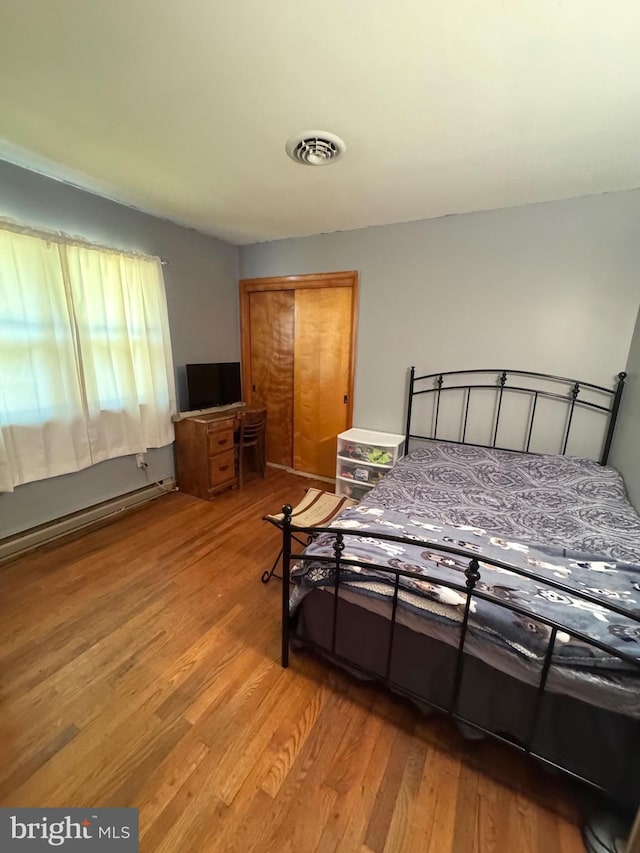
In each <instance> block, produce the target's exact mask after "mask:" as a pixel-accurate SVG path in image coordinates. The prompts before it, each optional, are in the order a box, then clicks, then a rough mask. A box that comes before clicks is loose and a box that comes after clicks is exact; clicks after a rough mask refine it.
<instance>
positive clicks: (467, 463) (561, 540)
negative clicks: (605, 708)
mask: <svg viewBox="0 0 640 853" xmlns="http://www.w3.org/2000/svg"><path fill="white" fill-rule="evenodd" d="M333 526H338V527H341V528H342V529H343V530H344V531H345V540H344V544H345V549H344V553H343V557H344V558H346V559H354V560H358V561H359V562H361V563H364V564H365V565H364V566H361V567H357V566H353V567H349V566H343V568H342V571H341V576H340V580H341V583H342V582H344V583H345V584H346V585H348V586H350V587H352V588H357V590H358V591H359V592H361V593H362V594H363V595H367V596H372V597H375V598H387V599H389V598H390V597H391V596H392V595H393V583H394V581H395V574H394V573H393V572H385V571H383V570H382V568H384V567H385V566H386V567H389V568H392V569H393V568H397V569H405V570H409V571H413V572H416V573H417V574H418V575H429V576H431V577H435V578H437V579H438V580H441V581H442V582H443V583H446V582H447V581H451V582H454V583H457V584H459V585H464V583H465V576H464V574H463V572H464V570H465V569H466V568H467V567H468V565H469V558H470V557H471V556H473V555H477V558H478V560H479V561H480V580H479V581H478V583H477V586H476V589H478V590H480V591H481V592H483V593H486V594H487V595H489V596H490V597H492V598H493V599H495V602H494V601H485V600H481V599H478V598H474V600H473V602H472V607H471V617H470V620H469V632H470V633H471V634H472V635H473V636H474V637H475V638H476V639H483V640H486V641H487V642H489V643H493V644H495V645H497V646H500V647H502V648H506V649H508V650H510V651H512V652H514V653H516V654H518V655H520V656H522V657H523V658H525V659H527V660H529V661H535V660H538V661H542V660H543V658H544V655H545V652H546V649H547V640H548V637H549V634H550V631H551V629H550V628H549V627H548V626H546V625H545V624H544V623H541V622H539V621H537V620H536V616H543V617H546V618H549V619H552V620H555V621H557V622H559V623H560V624H562V625H563V626H566V628H567V629H568V631H567V632H563V631H559V632H558V635H557V638H556V646H555V653H554V664H555V665H558V666H568V667H572V668H585V669H592V670H605V669H618V670H624V669H626V670H629V671H632V672H634V674H635V673H640V670H638V668H636V667H634V665H633V664H630V663H627V662H624V661H622V660H621V659H620V658H618V657H616V656H615V655H614V654H608V653H607V652H605V651H604V650H598V649H595V648H594V647H592V646H589V645H587V644H586V643H584V642H580V641H579V640H577V639H576V638H575V637H572V636H571V635H570V633H569V632H570V631H578V632H581V633H583V634H585V635H587V636H589V637H592V638H593V639H595V640H598V641H600V642H602V643H604V644H606V645H608V646H610V647H612V648H613V649H615V650H617V651H620V652H622V653H624V654H627V655H630V656H631V657H633V658H635V659H637V660H638V661H639V662H640V623H639V622H638V621H637V619H636V618H627V617H625V616H622V615H619V614H615V613H613V612H612V611H611V610H610V609H608V608H607V604H608V602H612V603H615V604H617V605H618V606H620V607H623V608H625V610H627V611H628V612H629V613H631V614H632V615H633V617H637V618H640V517H639V516H638V514H637V513H636V512H635V510H634V509H633V507H631V505H630V504H629V502H628V500H627V498H626V494H625V489H624V484H623V481H622V478H621V477H620V475H619V474H618V473H617V472H616V471H615V470H613V469H612V468H606V467H602V466H600V465H598V464H597V463H594V462H591V461H590V460H584V459H575V458H571V457H559V456H543V455H535V456H534V455H528V456H525V455H520V454H514V453H509V452H507V451H499V450H491V449H487V448H476V447H470V446H463V445H454V444H448V443H445V442H429V443H426V444H425V445H422V446H420V447H419V448H417V449H416V450H414V451H413V452H412V453H411V454H409V455H408V456H407V457H405V458H404V459H403V460H401V461H400V462H399V463H398V464H397V465H396V466H395V468H394V469H393V470H392V471H391V472H390V473H389V474H388V475H387V476H386V477H385V478H384V480H383V481H382V482H381V483H380V484H378V485H377V486H376V487H375V488H374V489H372V491H371V492H370V493H369V494H368V495H367V496H366V497H365V499H363V501H362V502H361V503H360V505H359V506H357V507H353V508H351V509H349V510H347V511H346V512H344V513H342V514H341V515H340V518H339V519H338V521H337V522H334V525H333ZM349 530H359V531H364V532H365V533H368V532H370V533H371V534H373V535H371V536H369V535H365V536H358V537H356V536H349V534H348V531H349ZM376 533H387V534H393V535H397V536H400V537H405V538H407V539H409V540H413V541H409V542H408V543H404V542H403V543H395V542H386V541H384V540H380V539H377V538H376V536H375V534H376ZM438 544H441V545H445V546H451V547H457V548H461V549H464V550H466V551H467V552H468V554H469V556H468V557H462V556H454V555H451V554H449V555H447V554H445V553H443V552H442V551H440V552H439V551H438V547H437V546H438ZM305 553H307V554H310V555H322V556H331V555H332V554H333V537H332V536H330V535H327V534H321V535H320V536H319V537H318V538H317V539H316V540H315V542H314V543H313V544H311V545H310V546H309V547H308V548H307V549H306V552H305ZM492 558H493V559H496V560H499V561H502V562H507V563H510V564H512V565H514V566H516V567H520V568H522V569H526V570H528V571H533V572H535V573H536V575H537V576H538V577H537V578H535V579H531V578H526V577H523V576H521V575H518V574H516V573H514V572H509V571H508V570H506V569H502V568H497V567H495V566H492V565H491V564H490V563H489V562H487V560H490V559H492ZM334 578H335V574H334V570H333V568H332V567H331V566H330V565H328V564H321V563H314V562H309V563H305V564H304V566H301V567H298V568H295V569H294V570H293V572H292V579H293V580H294V581H295V582H296V583H297V585H298V586H297V589H296V591H295V592H294V596H293V600H292V605H293V606H294V607H295V606H296V605H297V603H298V602H299V600H300V599H301V598H302V597H303V596H304V594H305V590H308V589H310V588H312V587H314V586H331V585H333V583H334ZM545 578H549V579H550V580H558V581H561V582H562V583H565V584H566V585H567V586H569V587H571V588H572V590H574V591H582V592H585V593H589V594H591V595H593V596H595V598H596V599H597V600H598V602H599V603H598V604H595V603H591V602H588V601H585V600H584V599H580V598H579V597H578V596H576V595H574V594H573V595H572V594H571V592H567V591H564V590H558V589H554V588H553V587H551V586H549V585H548V584H545ZM500 601H504V602H505V603H508V602H514V603H515V604H517V605H519V606H521V607H522V608H524V609H525V610H526V611H527V614H528V615H527V616H523V615H519V614H517V613H514V612H513V611H509V610H508V609H507V608H505V607H504V606H501V605H500V604H499V603H498V602H500ZM465 602H466V595H465V594H464V593H463V592H458V591H456V590H452V589H450V588H447V587H446V586H444V585H441V584H439V583H434V582H432V581H427V580H421V579H420V578H419V577H418V578H413V577H406V576H400V592H399V605H400V606H401V607H405V608H408V609H410V610H413V611H414V612H416V613H421V614H423V615H424V616H425V618H429V619H434V620H437V621H439V622H441V623H446V624H448V625H452V624H453V625H455V624H460V623H461V621H462V618H463V613H464V606H465ZM529 614H530V615H529Z"/></svg>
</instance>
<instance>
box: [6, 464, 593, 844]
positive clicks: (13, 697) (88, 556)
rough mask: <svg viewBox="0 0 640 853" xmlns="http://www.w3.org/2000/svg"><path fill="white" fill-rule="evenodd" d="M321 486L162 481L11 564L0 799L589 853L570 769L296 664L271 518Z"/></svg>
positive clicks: (281, 830)
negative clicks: (196, 485)
mask: <svg viewBox="0 0 640 853" xmlns="http://www.w3.org/2000/svg"><path fill="white" fill-rule="evenodd" d="M310 485H316V484H315V483H314V482H313V481H309V480H304V479H302V478H298V477H294V476H293V475H290V474H286V473H284V472H281V471H276V470H269V471H268V474H267V478H266V480H265V481H261V480H258V479H253V478H251V479H250V480H249V481H248V482H247V484H246V486H245V488H244V489H243V490H241V491H235V492H229V493H225V494H223V495H220V496H218V497H217V498H216V499H215V500H214V501H212V502H211V503H207V502H205V501H201V500H198V499H196V498H191V497H188V496H186V495H181V494H171V495H167V496H166V497H162V498H160V499H158V500H157V501H155V502H153V503H152V504H148V505H146V506H145V507H144V508H143V509H140V510H138V511H137V512H135V513H133V514H130V515H127V516H124V517H122V518H121V519H119V520H118V521H116V522H114V523H113V524H110V525H109V526H106V527H103V528H100V529H97V530H94V531H92V532H90V533H87V534H85V535H83V536H81V537H79V538H77V539H74V540H72V541H66V542H61V543H59V544H55V545H51V546H48V547H46V548H44V549H42V550H40V551H38V552H34V553H32V554H31V555H28V556H26V557H23V558H21V559H19V560H17V561H14V562H13V563H11V564H9V565H7V566H5V567H4V568H1V569H0V584H1V587H2V596H1V600H0V624H1V625H2V648H1V652H0V657H1V661H2V667H1V674H2V681H1V690H0V759H1V760H0V805H7V806H9V805H10V806H28V805H29V806H38V805H41V806H45V805H46V806H125V805H129V806H137V807H138V808H139V810H140V828H141V830H140V831H141V847H140V849H141V850H142V851H146V853H156V851H157V853H164V851H172V853H190V851H194V853H195V851H198V853H207V851H250V850H255V851H272V850H273V851H286V850H291V851H294V850H295V851H297V853H315V851H318V853H329V852H330V851H346V853H351V851H373V853H383V851H401V850H404V851H408V853H418V851H425V853H449V851H452V853H493V851H495V853H517V851H528V853H535V852H536V851H541V853H542V851H544V853H574V851H582V850H583V846H582V843H581V840H580V833H579V829H578V826H577V820H578V816H577V804H576V802H577V801H576V797H575V795H574V791H573V789H572V788H571V786H570V785H569V783H568V782H566V781H565V780H564V779H561V778H559V777H554V776H552V775H550V774H548V773H546V772H544V771H543V770H541V769H540V768H538V767H537V765H535V764H534V763H533V762H530V761H528V760H525V759H522V758H521V757H520V756H518V755H516V754H515V753H514V754H512V753H511V752H510V751H508V750H506V749H504V748H502V747H500V746H499V745H495V744H490V743H486V742H482V743H469V742H467V741H465V740H464V739H463V738H462V737H461V736H460V735H459V734H458V732H457V730H456V729H455V727H454V726H453V724H452V723H451V722H450V721H448V720H446V719H443V718H437V717H433V718H429V719H426V718H422V717H421V716H420V714H419V713H418V712H417V711H416V710H414V709H413V707H412V706H410V705H409V704H408V703H406V702H404V701H403V700H401V699H398V698H395V697H393V696H391V695H388V694H387V693H386V692H385V691H384V690H383V689H382V688H376V687H375V686H372V685H362V684H359V683H357V682H356V681H355V680H354V679H352V678H350V677H349V676H347V675H345V674H343V673H342V672H340V671H339V670H337V669H334V668H332V667H331V666H330V665H328V664H327V663H325V662H323V661H320V660H318V659H317V658H315V657H314V656H313V655H312V654H311V653H309V652H306V653H294V654H293V655H292V661H291V666H290V668H289V669H288V670H283V669H281V667H280V665H279V661H278V657H279V648H280V636H279V615H280V585H279V582H278V581H272V582H271V583H270V584H269V585H268V586H264V585H263V584H261V583H260V580H259V577H260V574H261V572H262V571H263V569H264V568H266V567H268V566H269V565H270V564H271V562H272V560H273V558H274V557H275V554H276V553H277V550H278V534H277V532H276V531H275V530H274V529H273V527H271V526H270V525H267V524H264V523H263V522H261V520H260V519H261V516H262V515H263V514H264V513H266V512H271V511H275V510H277V509H278V508H279V507H280V506H281V504H282V503H285V502H287V501H289V502H291V503H293V504H295V503H297V501H298V500H299V499H300V498H301V497H302V495H303V493H304V490H305V489H306V488H308V487H309V486H310ZM320 485H321V484H320Z"/></svg>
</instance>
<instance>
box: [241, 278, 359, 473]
mask: <svg viewBox="0 0 640 853" xmlns="http://www.w3.org/2000/svg"><path fill="white" fill-rule="evenodd" d="M240 300H241V318H242V352H243V364H242V370H243V389H244V398H245V400H246V401H247V402H248V403H250V404H252V405H260V406H265V408H266V409H267V441H266V453H267V462H272V463H274V464H277V465H284V466H287V467H290V468H293V469H295V470H297V471H303V472H305V473H308V474H316V475H318V476H322V477H331V478H332V477H333V476H334V475H335V457H336V436H337V435H338V434H339V433H340V432H343V431H344V430H345V429H348V428H349V427H350V426H351V422H352V417H353V401H352V396H353V374H354V366H355V328H356V310H357V274H356V273H332V274H322V275H317V276H292V277H287V278H275V279H274V278H269V279H250V280H245V281H242V282H240Z"/></svg>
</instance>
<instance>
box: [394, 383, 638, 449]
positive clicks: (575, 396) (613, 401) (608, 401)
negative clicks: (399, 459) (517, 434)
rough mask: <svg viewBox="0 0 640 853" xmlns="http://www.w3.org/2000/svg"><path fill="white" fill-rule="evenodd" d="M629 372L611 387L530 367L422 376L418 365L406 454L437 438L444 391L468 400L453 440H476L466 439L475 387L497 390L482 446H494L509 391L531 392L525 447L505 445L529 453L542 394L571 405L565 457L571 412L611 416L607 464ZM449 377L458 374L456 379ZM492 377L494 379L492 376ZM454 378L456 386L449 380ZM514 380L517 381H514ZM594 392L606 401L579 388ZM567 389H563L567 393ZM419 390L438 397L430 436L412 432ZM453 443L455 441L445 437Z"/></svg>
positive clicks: (409, 410) (409, 405) (411, 388)
mask: <svg viewBox="0 0 640 853" xmlns="http://www.w3.org/2000/svg"><path fill="white" fill-rule="evenodd" d="M470 376H473V377H478V381H472V380H470V381H467V382H465V381H464V380H462V382H460V381H459V377H470ZM626 376H627V374H626V373H624V372H621V373H618V377H617V380H616V383H615V387H613V388H605V387H603V386H602V385H594V384H593V383H591V382H581V381H579V380H576V379H568V378H567V377H565V376H552V375H550V374H548V373H532V372H531V371H529V370H495V369H487V370H450V371H447V372H443V373H429V374H425V375H424V376H416V375H415V367H412V368H411V370H410V377H409V397H408V402H407V419H406V431H405V453H406V452H408V450H409V440H410V439H412V438H413V439H435V440H437V441H438V440H445V439H439V438H438V417H439V414H440V400H441V397H442V395H443V394H444V393H446V392H448V391H462V392H464V393H465V398H464V423H463V425H462V437H461V440H460V441H457V442H454V443H457V444H471V443H472V442H468V441H465V437H466V433H467V421H468V416H469V403H470V400H471V393H472V391H474V390H484V391H487V390H493V391H495V392H496V399H495V414H494V415H493V423H492V428H491V434H492V440H491V443H490V444H487V445H482V446H483V447H496V446H497V445H496V441H497V437H498V427H499V425H500V413H501V411H502V403H503V399H504V397H505V395H506V394H509V393H512V392H513V393H516V394H523V393H524V394H528V395H530V400H531V407H530V413H529V417H528V423H527V425H526V428H525V433H526V434H525V435H524V436H523V444H524V449H522V450H517V449H514V448H504V449H509V450H514V452H517V453H529V452H530V451H529V447H530V445H531V435H532V432H533V424H534V419H535V416H536V409H537V406H538V400H539V399H540V398H544V399H549V400H555V401H558V402H562V403H564V404H565V405H567V406H568V414H567V418H566V423H565V425H564V434H563V437H562V451H561V453H562V455H564V454H565V453H566V451H567V445H568V443H569V434H570V432H571V425H572V423H573V415H574V411H575V409H576V408H585V409H591V410H593V411H597V412H600V413H601V414H602V415H603V416H605V417H606V418H607V422H606V432H605V433H604V443H603V447H602V452H601V454H600V459H599V461H600V464H601V465H606V463H607V459H608V458H609V451H610V449H611V441H612V439H613V432H614V429H615V425H616V419H617V417H618V410H619V408H620V400H621V399H622V392H623V390H624V381H625V379H626ZM450 377H458V378H454V379H453V380H451V379H450ZM519 377H527V380H526V381H527V382H529V383H531V384H530V386H529V387H524V386H523V385H522V384H518V378H519ZM492 378H493V380H494V381H493V382H492V381H491V379H492ZM538 380H539V382H540V384H539V387H536V384H535V383H536V382H538ZM449 382H452V383H453V384H449ZM512 383H513V384H512ZM554 383H558V385H562V386H564V388H558V390H551V388H554V387H556V386H554ZM583 391H585V392H596V394H597V395H599V396H600V395H603V400H604V402H602V403H600V402H598V403H596V402H593V401H592V400H587V399H584V398H581V397H580V394H581V392H583ZM563 392H564V393H563ZM421 394H434V395H435V404H434V406H435V408H434V417H433V428H432V433H433V434H432V435H418V434H414V433H413V432H412V430H411V416H412V412H413V401H414V397H417V396H418V395H421ZM446 440H447V441H450V440H451V439H446Z"/></svg>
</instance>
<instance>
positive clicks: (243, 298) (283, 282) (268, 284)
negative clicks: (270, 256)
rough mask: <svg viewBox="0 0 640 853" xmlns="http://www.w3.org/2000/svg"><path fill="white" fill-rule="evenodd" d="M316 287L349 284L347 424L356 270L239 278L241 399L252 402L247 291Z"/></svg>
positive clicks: (353, 354) (352, 383)
mask: <svg viewBox="0 0 640 853" xmlns="http://www.w3.org/2000/svg"><path fill="white" fill-rule="evenodd" d="M319 287H324V288H326V287H350V288H351V348H350V353H349V377H348V388H349V390H348V399H347V425H348V427H350V426H351V425H352V424H353V390H354V386H355V373H356V341H357V334H358V290H359V281H358V273H357V271H356V270H346V271H341V272H322V273H311V274H309V275H283V276H269V277H268V278H244V279H241V280H240V340H241V347H242V391H243V395H242V396H243V397H244V401H245V402H246V403H247V404H248V405H251V404H252V402H253V392H252V382H251V314H250V302H249V294H251V293H256V292H259V291H265V290H298V289H300V290H301V289H303V288H319Z"/></svg>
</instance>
